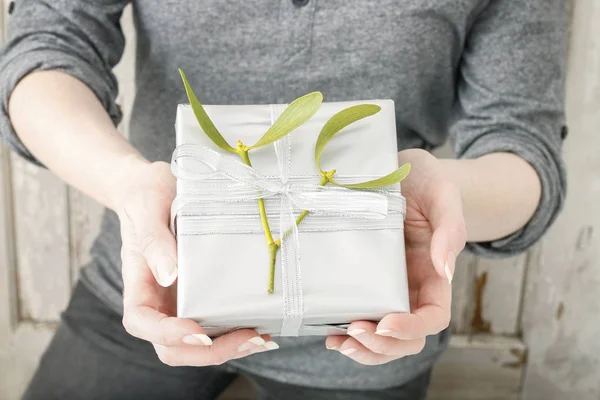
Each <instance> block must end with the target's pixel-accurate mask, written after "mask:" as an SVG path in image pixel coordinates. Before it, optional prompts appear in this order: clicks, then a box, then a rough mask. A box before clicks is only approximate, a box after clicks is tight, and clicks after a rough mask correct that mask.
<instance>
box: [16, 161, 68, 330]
mask: <svg viewBox="0 0 600 400" xmlns="http://www.w3.org/2000/svg"><path fill="white" fill-rule="evenodd" d="M11 160H12V173H13V174H12V177H13V194H14V220H15V240H16V254H17V265H18V274H17V279H18V280H17V283H18V293H19V306H20V315H21V317H22V318H23V319H31V320H38V321H58V319H59V314H60V312H61V311H62V310H63V309H64V308H65V306H66V305H67V302H68V299H69V295H70V292H71V287H70V271H69V225H68V213H67V188H66V186H65V184H64V183H62V182H61V181H60V180H59V179H58V178H57V177H55V176H54V175H53V174H52V173H51V172H49V171H47V170H44V169H41V168H39V167H36V166H34V165H33V164H31V163H29V162H27V161H25V160H23V159H22V158H20V157H19V156H17V155H15V154H14V153H13V154H12V156H11Z"/></svg>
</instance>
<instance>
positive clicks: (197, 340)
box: [182, 333, 212, 346]
mask: <svg viewBox="0 0 600 400" xmlns="http://www.w3.org/2000/svg"><path fill="white" fill-rule="evenodd" d="M182 341H183V343H185V344H193V345H203V346H210V345H211V344H212V340H211V339H210V338H209V337H208V336H206V335H205V334H203V333H194V334H191V335H187V336H184V337H183V339H182Z"/></svg>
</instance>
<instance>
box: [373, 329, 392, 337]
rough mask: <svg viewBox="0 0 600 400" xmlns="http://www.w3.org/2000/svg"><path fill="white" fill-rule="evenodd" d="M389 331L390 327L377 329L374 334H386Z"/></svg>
mask: <svg viewBox="0 0 600 400" xmlns="http://www.w3.org/2000/svg"><path fill="white" fill-rule="evenodd" d="M391 332H392V330H391V329H378V330H376V331H375V334H376V335H382V336H387V335H388V334H389V333H391Z"/></svg>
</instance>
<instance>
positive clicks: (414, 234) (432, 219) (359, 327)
mask: <svg viewBox="0 0 600 400" xmlns="http://www.w3.org/2000/svg"><path fill="white" fill-rule="evenodd" d="M398 158H399V161H400V164H403V163H405V162H410V163H411V164H412V169H411V173H410V175H409V177H408V178H407V179H406V180H405V181H403V182H402V194H403V196H404V197H406V202H407V212H406V221H405V225H404V232H405V244H406V263H407V270H408V286H409V294H410V308H411V312H410V313H396V314H388V315H386V316H385V317H384V318H383V319H382V320H381V321H380V322H379V323H378V324H376V323H373V322H369V321H355V322H353V323H352V324H351V325H350V327H349V328H348V335H349V336H329V337H328V338H327V341H326V343H325V344H326V346H327V348H328V349H331V350H337V351H339V352H341V353H342V354H344V355H346V356H348V357H350V358H351V359H353V360H355V361H357V362H359V363H362V364H365V365H377V364H385V363H387V362H390V361H392V360H395V359H398V358H402V357H404V356H407V355H411V354H417V353H419V352H421V350H423V347H424V346H425V338H426V336H428V335H434V334H437V333H439V332H441V331H442V330H444V329H445V328H447V327H448V325H449V323H450V304H451V298H452V286H451V280H452V275H453V274H454V265H455V261H456V256H457V255H458V253H460V252H461V250H462V249H463V248H464V246H465V242H466V237H467V235H466V229H465V222H464V218H463V210H462V200H461V194H460V190H459V189H458V187H457V186H456V185H455V184H453V183H452V182H451V181H450V180H449V179H447V178H446V177H445V171H444V169H443V168H442V165H441V162H440V161H439V160H438V159H437V158H435V157H434V156H433V155H431V154H429V153H428V152H426V151H423V150H405V151H401V152H400V153H398Z"/></svg>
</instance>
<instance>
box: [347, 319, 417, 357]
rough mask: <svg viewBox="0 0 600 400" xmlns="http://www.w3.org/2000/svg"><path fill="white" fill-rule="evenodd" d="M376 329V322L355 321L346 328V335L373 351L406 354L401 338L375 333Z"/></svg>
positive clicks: (387, 353)
mask: <svg viewBox="0 0 600 400" xmlns="http://www.w3.org/2000/svg"><path fill="white" fill-rule="evenodd" d="M376 329H377V324H375V323H373V322H368V321H356V322H353V323H352V324H351V325H350V327H349V328H348V335H349V336H351V337H353V338H354V339H356V340H357V341H358V342H359V343H360V344H362V345H363V346H364V347H366V348H367V349H369V350H370V351H372V352H373V353H377V354H384V355H388V356H405V355H406V350H405V345H404V343H405V342H404V341H403V340H398V339H396V338H394V337H391V336H383V335H376V334H375V331H376ZM423 337H424V336H423Z"/></svg>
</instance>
